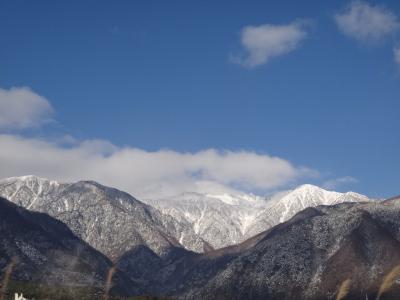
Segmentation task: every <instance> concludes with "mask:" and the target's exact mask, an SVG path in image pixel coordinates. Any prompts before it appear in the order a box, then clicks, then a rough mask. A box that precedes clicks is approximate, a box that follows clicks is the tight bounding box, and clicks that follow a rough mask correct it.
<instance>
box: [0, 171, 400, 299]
mask: <svg viewBox="0 0 400 300" xmlns="http://www.w3.org/2000/svg"><path fill="white" fill-rule="evenodd" d="M0 195H1V196H2V197H4V198H6V199H8V200H10V201H11V202H13V203H14V204H12V203H9V204H7V203H8V202H7V201H6V200H2V201H3V202H4V203H3V205H6V206H7V205H8V206H10V207H13V209H14V210H16V211H18V212H22V214H23V215H30V214H32V215H33V216H36V215H41V216H46V218H48V219H51V220H52V221H49V222H48V225H46V224H47V223H44V225H42V227H41V229H40V230H46V228H47V226H53V225H52V224H53V223H54V222H55V223H54V224H61V225H59V226H64V227H63V228H64V230H60V232H59V233H55V236H56V237H57V238H59V239H61V240H63V239H66V238H67V237H68V238H69V239H73V240H74V241H78V242H75V243H82V244H83V245H85V246H84V247H86V248H85V249H90V251H91V252H90V251H89V250H87V251H88V252H86V253H88V254H87V256H89V258H88V257H86V258H85V260H86V261H88V260H89V259H90V260H91V261H94V262H96V263H93V264H92V266H93V268H94V269H93V270H92V271H91V273H90V274H98V275H96V276H97V277H96V276H95V277H96V278H98V279H97V281H96V283H93V285H94V286H100V285H101V282H102V281H104V276H105V275H104V274H105V270H107V268H110V267H111V266H112V265H115V266H116V268H117V270H118V273H117V274H118V276H117V277H116V278H115V280H113V284H114V286H115V289H114V290H113V292H114V293H116V294H118V293H119V294H120V295H123V294H124V293H125V294H126V293H129V294H130V295H140V294H151V295H161V296H170V297H173V298H181V299H334V298H335V295H336V293H337V290H338V288H339V286H340V285H341V284H342V283H343V282H346V280H347V282H350V284H349V288H348V297H350V298H347V299H365V298H366V296H368V297H375V296H376V294H377V291H378V289H379V285H380V284H381V282H382V280H383V278H384V276H385V275H386V274H388V273H389V272H390V271H391V269H392V268H393V267H395V266H397V265H399V264H400V254H399V253H400V251H399V250H400V221H399V220H400V218H399V217H400V198H399V197H397V198H396V197H395V198H393V199H390V200H386V201H374V200H371V199H368V198H367V197H366V196H363V195H360V194H356V193H352V192H349V193H337V192H331V191H326V190H324V189H321V188H319V187H316V186H312V185H303V186H300V187H298V188H296V189H294V190H290V191H285V192H281V193H278V194H274V195H272V196H269V197H265V198H264V197H257V196H254V195H245V194H240V195H227V194H224V195H210V194H200V193H184V194H181V195H178V196H175V197H169V198H164V199H144V200H142V201H140V200H138V199H135V198H134V197H133V196H131V195H129V194H127V193H124V192H122V191H119V190H117V189H113V188H109V187H105V186H103V185H100V184H98V183H95V182H92V181H81V182H76V183H58V182H55V181H50V180H46V179H42V178H38V177H35V176H24V177H14V178H8V179H4V180H2V181H0ZM0 204H1V203H0ZM16 205H18V206H16ZM19 206H21V207H19ZM0 209H1V210H2V209H3V208H2V207H0ZM28 210H30V211H35V212H39V213H35V212H29V211H28ZM47 215H48V216H47ZM20 218H21V216H20V215H18V214H17V215H16V216H15V217H14V219H20ZM53 218H54V219H53ZM60 221H61V222H63V223H65V224H66V225H67V226H68V227H67V226H65V225H64V224H62V223H61V222H60ZM18 222H20V221H18ZM6 223H7V222H6ZM19 224H20V223H16V224H15V225H13V226H17V227H21V228H25V227H23V225H19ZM2 226H5V225H4V224H3V225H2ZM34 228H35V229H32V228H31V229H30V230H31V231H32V230H35V231H36V230H37V229H36V227H34ZM55 228H58V227H55ZM7 230H8V231H9V232H12V231H11V230H12V229H10V228H8V229H7ZM40 230H39V233H40V234H42V233H41V231H40ZM54 230H55V229H54ZM23 231H24V229H23V230H22V232H23ZM9 236H10V241H8V240H6V241H7V242H4V241H3V242H2V243H3V244H4V243H7V245H13V247H11V248H12V249H14V250H13V251H14V252H15V253H17V252H18V251H19V252H18V253H20V252H21V251H22V250H21V249H20V248H21V246H20V244H18V243H17V242H16V241H15V240H12V239H11V237H12V234H11V233H9ZM21 239H22V240H27V241H29V242H30V243H31V244H32V245H31V246H30V247H33V248H34V249H39V250H37V251H38V252H39V253H45V254H43V257H45V258H46V257H47V256H48V255H49V254H46V253H47V252H45V251H43V250H42V249H40V247H39V246H37V245H35V244H34V241H30V234H27V235H24V236H23V238H21ZM64 243H65V242H64ZM68 243H69V242H68ZM49 245H50V246H49V249H51V248H52V247H53V246H52V245H51V244H49ZM81 247H83V246H81ZM0 249H2V248H0ZM65 251H66V250H65ZM35 253H36V252H35ZM7 255H8V256H7ZM7 255H6V256H5V257H8V260H9V259H10V257H11V256H10V255H9V254H7ZM60 255H61V257H64V255H65V257H71V256H73V255H72V254H71V253H66V254H64V253H63V252H60ZM18 256H19V255H18ZM75 256H77V258H75V260H78V261H79V259H81V258H80V256H79V255H76V252H75ZM39 257H40V256H39ZM99 260H101V261H102V263H101V264H100V263H99V262H97V261H99ZM6 261H7V259H5V260H4V261H3V262H2V263H3V265H2V266H4V265H5V264H6ZM26 261H27V262H26V265H27V266H30V265H31V264H32V267H31V268H32V270H33V269H34V267H35V264H34V262H32V263H30V262H28V260H26ZM50 261H51V260H50ZM97 266H102V267H99V268H97ZM50 269H57V268H53V267H52V268H50ZM27 270H28V271H26V272H25V274H26V275H25V276H33V275H32V274H35V272H34V271H30V270H31V269H27ZM22 274H23V272H22ZM84 275H85V274H84ZM35 276H36V275H35ZM63 276H64V275H63ZM85 276H86V277H88V276H87V274H86V275H85ZM45 278H46V282H47V281H48V282H52V281H51V280H50V279H51V276H50V277H49V278H50V279H47V277H45ZM64 278H68V277H66V276H64ZM76 278H79V277H76ZM88 278H91V277H88ZM91 280H93V279H91ZM76 281H77V280H75V281H74V280H71V282H70V283H69V284H70V285H76V284H77V282H76ZM82 282H87V280H86V281H85V280H83V281H82ZM93 282H95V281H93ZM398 292H400V291H399V289H398V287H397V285H395V286H394V288H392V289H391V292H390V293H391V294H390V293H386V294H385V297H386V298H382V299H392V298H390V297H392V296H393V297H395V296H396V295H399V294H398ZM371 299H372V298H371Z"/></svg>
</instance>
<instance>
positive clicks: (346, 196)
mask: <svg viewBox="0 0 400 300" xmlns="http://www.w3.org/2000/svg"><path fill="white" fill-rule="evenodd" d="M144 201H145V202H146V203H148V204H150V205H152V206H154V207H157V208H158V209H159V210H160V211H162V212H163V213H165V214H168V215H170V216H172V217H173V218H174V219H176V220H178V221H179V222H186V223H189V224H190V225H191V226H192V227H193V230H194V232H195V233H196V234H197V235H199V236H200V237H201V238H202V239H203V240H204V241H206V242H207V243H208V244H209V245H211V247H212V248H214V249H218V248H222V247H226V246H229V245H234V244H237V243H240V242H243V241H245V240H246V239H248V238H250V237H252V236H254V235H256V234H258V233H260V232H263V231H265V230H267V229H269V228H271V227H273V226H275V225H277V224H279V223H282V222H284V221H287V220H288V219H290V218H291V217H293V216H294V215H295V214H296V213H298V212H299V211H301V210H303V209H305V208H307V207H315V206H318V205H333V204H337V203H343V202H359V201H369V199H368V198H367V197H366V196H363V195H360V194H357V193H352V192H349V193H337V192H331V191H326V190H324V189H322V188H319V187H317V186H313V185H308V184H307V185H302V186H300V187H298V188H296V189H295V190H291V191H286V192H281V193H278V194H275V195H272V196H271V197H269V198H266V199H263V198H260V197H257V196H254V195H226V194H225V195H204V194H198V193H184V194H181V195H178V196H175V197H170V198H167V199H145V200H144Z"/></svg>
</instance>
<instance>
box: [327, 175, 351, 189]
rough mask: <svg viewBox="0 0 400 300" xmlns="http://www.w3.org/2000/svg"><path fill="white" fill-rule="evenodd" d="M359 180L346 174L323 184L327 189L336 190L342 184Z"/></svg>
mask: <svg viewBox="0 0 400 300" xmlns="http://www.w3.org/2000/svg"><path fill="white" fill-rule="evenodd" d="M357 182H358V180H357V179H356V178H354V177H351V176H344V177H339V178H336V179H331V180H328V181H325V182H324V183H323V184H322V187H323V188H325V189H329V190H334V189H336V188H337V187H339V186H341V185H347V184H351V183H357Z"/></svg>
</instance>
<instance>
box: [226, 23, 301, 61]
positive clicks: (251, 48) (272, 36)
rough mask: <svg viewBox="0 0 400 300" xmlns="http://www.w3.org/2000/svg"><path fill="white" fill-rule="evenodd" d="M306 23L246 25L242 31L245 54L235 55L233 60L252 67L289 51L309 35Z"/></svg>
mask: <svg viewBox="0 0 400 300" xmlns="http://www.w3.org/2000/svg"><path fill="white" fill-rule="evenodd" d="M305 25H306V23H305V22H294V23H291V24H288V25H271V24H264V25H260V26H246V27H244V28H243V29H242V31H241V44H242V46H243V48H244V51H245V54H244V55H241V56H235V57H233V58H232V61H233V62H235V63H238V64H240V65H243V66H245V67H250V68H251V67H255V66H259V65H263V64H265V63H267V62H269V60H270V59H271V58H273V57H276V56H280V55H283V54H286V53H289V52H291V51H293V50H295V49H296V48H297V47H298V46H299V45H300V42H301V41H302V40H303V39H304V38H305V37H306V36H307V32H306V31H305Z"/></svg>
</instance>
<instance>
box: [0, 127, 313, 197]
mask: <svg viewBox="0 0 400 300" xmlns="http://www.w3.org/2000/svg"><path fill="white" fill-rule="evenodd" d="M0 144H1V145H2V151H1V152H0V161H1V162H2V168H1V170H0V177H9V176H18V175H24V174H32V173H33V174H34V175H38V176H43V177H48V178H53V179H57V180H60V181H74V180H80V179H93V180H96V181H99V182H102V183H104V184H107V185H112V186H116V187H118V188H121V189H123V190H127V191H129V192H131V193H132V194H134V195H137V196H141V197H150V196H160V195H172V194H177V193H180V192H183V191H202V192H210V193H216V192H217V193H223V192H229V191H232V189H239V190H241V189H244V190H270V189H276V188H279V187H284V186H286V185H288V184H289V183H290V182H293V181H295V180H297V179H300V178H303V177H307V176H312V175H315V173H316V171H313V170H311V169H308V168H305V167H297V166H294V165H293V164H291V163H290V162H289V161H287V160H284V159H282V158H279V157H274V156H270V155H267V154H259V153H255V152H251V151H218V150H216V149H207V150H202V151H198V152H194V153H182V152H177V151H172V150H159V151H154V152H151V151H146V150H143V149H139V148H133V147H117V146H114V145H112V144H111V143H109V142H107V141H101V140H86V141H83V142H80V143H77V144H74V145H70V146H68V147H65V146H64V145H60V144H59V143H56V142H52V141H48V140H41V139H37V138H25V137H22V136H16V135H7V134H3V135H0Z"/></svg>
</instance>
